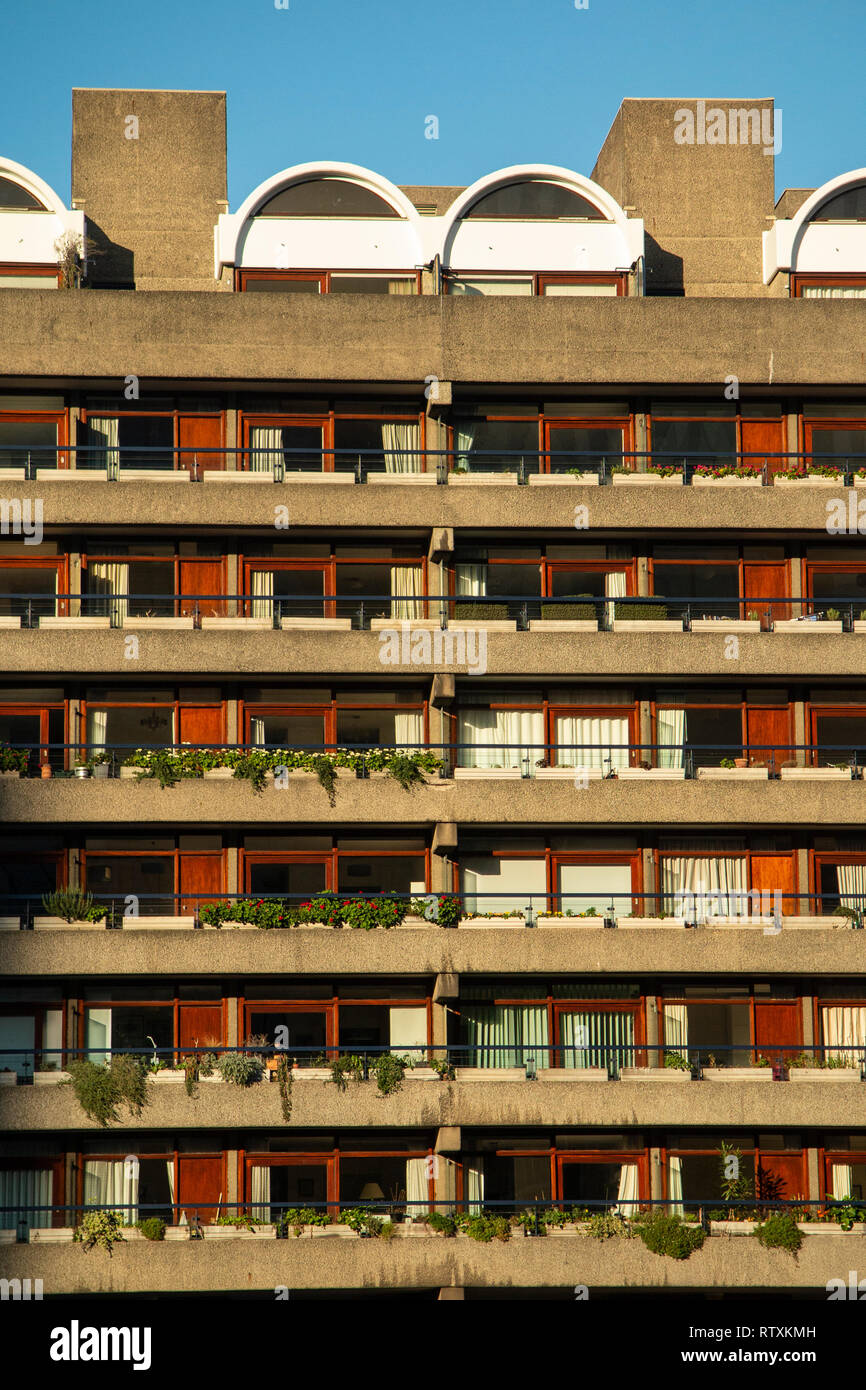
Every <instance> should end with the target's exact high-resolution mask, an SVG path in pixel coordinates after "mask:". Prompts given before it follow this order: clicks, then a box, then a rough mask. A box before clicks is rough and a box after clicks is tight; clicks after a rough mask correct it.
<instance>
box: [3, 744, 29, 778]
mask: <svg viewBox="0 0 866 1390" xmlns="http://www.w3.org/2000/svg"><path fill="white" fill-rule="evenodd" d="M29 762H30V752H29V750H28V749H27V748H10V746H9V744H8V743H0V772H26V771H27V767H28V764H29Z"/></svg>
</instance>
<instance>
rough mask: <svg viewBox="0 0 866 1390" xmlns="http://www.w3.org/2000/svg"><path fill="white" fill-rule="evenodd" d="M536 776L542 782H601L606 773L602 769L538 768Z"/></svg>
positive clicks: (535, 772)
mask: <svg viewBox="0 0 866 1390" xmlns="http://www.w3.org/2000/svg"><path fill="white" fill-rule="evenodd" d="M534 776H535V777H537V778H538V780H539V781H541V782H545V781H550V782H574V781H575V779H576V778H580V779H581V780H584V781H587V782H601V781H602V779H603V777H604V773H603V772H602V770H601V768H600V767H537V768H536V769H535V771H534Z"/></svg>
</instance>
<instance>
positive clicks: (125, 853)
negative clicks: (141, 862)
mask: <svg viewBox="0 0 866 1390" xmlns="http://www.w3.org/2000/svg"><path fill="white" fill-rule="evenodd" d="M78 854H79V864H80V870H79V872H80V876H81V883H82V885H86V883H87V864H88V859H89V858H93V859H171V860H172V861H173V863H174V887H173V888H172V889H171V891H170V892H169V893H166V894H165V897H166V898H173V899H174V912H172V913H170V914H166V915H169V916H189V915H190V913H189V911H188V910H187V908H186V905H185V904H184V903H182V902H181V900H180V873H181V861H182V859H183V858H185V857H186V858H189V859H193V858H195V857H196V856H197V855H201V854H219V856H220V865H221V870H222V872H221V875H220V877H221V880H222V882H221V886H220V887H219V888H215V889H214V890H213V891H212V892H211V893H201V894H199V893H194V894H192V895H191V896H193V897H196V898H200V899H202V900H206V899H208V898H216V897H221V896H222V895H223V894H225V892H226V891H227V890H226V886H225V883H226V855H227V850H226V848H225V846H223V848H222V849H220V850H216V849H214V850H181V849H178V848H177V847H175V848H174V849H81V850H79V852H78ZM89 891H90V892H93V889H90V890H89ZM193 911H194V909H193ZM162 915H163V914H162V913H154V916H157V917H159V916H162ZM141 920H142V921H143V922H144V923H145V924H146V923H147V916H146V915H145V914H142V917H141Z"/></svg>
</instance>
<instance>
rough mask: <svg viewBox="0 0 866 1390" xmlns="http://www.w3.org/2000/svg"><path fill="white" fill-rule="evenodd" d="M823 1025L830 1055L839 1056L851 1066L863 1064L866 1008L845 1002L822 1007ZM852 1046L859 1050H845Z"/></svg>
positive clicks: (865, 1043) (865, 1042)
mask: <svg viewBox="0 0 866 1390" xmlns="http://www.w3.org/2000/svg"><path fill="white" fill-rule="evenodd" d="M821 1027H822V1032H823V1038H824V1047H825V1048H826V1055H827V1056H828V1057H839V1058H841V1059H842V1060H843V1061H844V1062H845V1063H846V1064H847V1065H848V1066H849V1067H857V1066H859V1065H860V1064H861V1062H862V1061H863V1060H864V1057H866V1008H864V1007H862V1006H858V1005H856V1004H855V1005H851V1004H843V1005H839V1006H834V1007H831V1008H826V1009H822V1010H821ZM852 1047H853V1048H858V1049H859V1051H857V1052H850V1051H846V1050H844V1049H848V1048H852ZM833 1049H836V1050H835V1051H834V1050H833Z"/></svg>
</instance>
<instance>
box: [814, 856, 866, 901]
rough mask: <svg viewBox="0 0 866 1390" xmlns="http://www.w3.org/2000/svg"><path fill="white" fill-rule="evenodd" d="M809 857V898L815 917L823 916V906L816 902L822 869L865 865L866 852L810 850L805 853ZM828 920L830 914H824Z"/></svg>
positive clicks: (819, 889) (819, 890)
mask: <svg viewBox="0 0 866 1390" xmlns="http://www.w3.org/2000/svg"><path fill="white" fill-rule="evenodd" d="M806 852H807V854H808V856H809V896H810V897H811V899H812V901H813V903H814V905H815V909H816V916H819V917H820V916H823V915H824V912H823V905H822V903H821V902H820V901H819V900H818V894H819V893H820V892H821V870H822V868H824V867H828V868H829V867H831V866H832V865H834V864H837V865H838V864H857V865H859V864H866V851H863V850H844V849H836V850H825V849H812V848H811V847H810V848H809V849H808V850H807V851H806ZM840 897H841V894H840ZM826 915H827V917H828V918H829V917H830V916H832V914H831V913H827V914H826Z"/></svg>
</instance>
